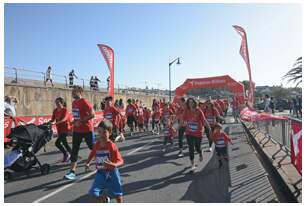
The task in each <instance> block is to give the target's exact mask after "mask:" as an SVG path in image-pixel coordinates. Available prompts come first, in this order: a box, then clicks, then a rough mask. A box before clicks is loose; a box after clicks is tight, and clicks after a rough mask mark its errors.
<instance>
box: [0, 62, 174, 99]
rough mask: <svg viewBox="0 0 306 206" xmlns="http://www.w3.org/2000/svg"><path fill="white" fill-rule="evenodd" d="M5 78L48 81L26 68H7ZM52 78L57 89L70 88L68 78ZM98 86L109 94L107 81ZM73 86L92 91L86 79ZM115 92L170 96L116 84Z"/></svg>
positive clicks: (7, 80)
mask: <svg viewBox="0 0 306 206" xmlns="http://www.w3.org/2000/svg"><path fill="white" fill-rule="evenodd" d="M4 76H5V83H12V84H23V85H36V86H45V84H44V83H45V80H46V73H45V72H38V71H34V70H30V69H25V68H15V67H8V66H5V67H4ZM51 76H52V81H53V83H54V84H55V85H56V87H64V88H69V78H68V76H65V75H60V74H55V73H51ZM48 84H50V83H48ZM98 84H99V88H98V91H100V92H101V91H103V92H107V82H106V81H101V82H99V83H98ZM73 85H79V86H81V87H83V89H85V90H90V89H91V88H90V80H89V79H85V78H74V81H73ZM115 92H116V93H121V94H128V95H133V94H142V95H143V94H155V95H157V96H160V97H163V96H166V95H167V94H168V93H167V91H163V90H159V89H140V88H135V87H131V86H128V85H123V84H116V85H115Z"/></svg>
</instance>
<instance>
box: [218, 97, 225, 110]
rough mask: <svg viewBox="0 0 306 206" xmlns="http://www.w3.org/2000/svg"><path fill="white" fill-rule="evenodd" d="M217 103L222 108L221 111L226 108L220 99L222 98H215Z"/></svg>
mask: <svg viewBox="0 0 306 206" xmlns="http://www.w3.org/2000/svg"><path fill="white" fill-rule="evenodd" d="M217 103H218V104H219V105H220V107H221V109H222V111H224V110H225V109H226V108H225V104H224V102H223V101H222V100H220V99H219V100H217Z"/></svg>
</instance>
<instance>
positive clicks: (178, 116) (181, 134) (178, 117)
mask: <svg viewBox="0 0 306 206" xmlns="http://www.w3.org/2000/svg"><path fill="white" fill-rule="evenodd" d="M185 110H186V102H185V98H184V97H182V98H181V99H180V102H179V107H178V109H177V110H176V113H175V121H176V120H177V121H178V125H179V128H178V141H179V153H178V156H179V157H183V156H184V154H183V139H184V133H185V129H186V126H185V125H183V120H184V119H183V118H184V113H185Z"/></svg>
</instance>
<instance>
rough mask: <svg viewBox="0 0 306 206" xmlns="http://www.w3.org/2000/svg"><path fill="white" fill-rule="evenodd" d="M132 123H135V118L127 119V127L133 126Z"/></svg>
mask: <svg viewBox="0 0 306 206" xmlns="http://www.w3.org/2000/svg"><path fill="white" fill-rule="evenodd" d="M134 122H135V117H134V116H129V117H127V124H128V125H133V123H134Z"/></svg>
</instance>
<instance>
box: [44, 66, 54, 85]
mask: <svg viewBox="0 0 306 206" xmlns="http://www.w3.org/2000/svg"><path fill="white" fill-rule="evenodd" d="M51 70H52V69H51V66H48V69H47V71H46V75H45V86H47V82H48V81H50V82H51V84H52V87H54V84H53V81H52V75H51Z"/></svg>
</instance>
